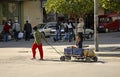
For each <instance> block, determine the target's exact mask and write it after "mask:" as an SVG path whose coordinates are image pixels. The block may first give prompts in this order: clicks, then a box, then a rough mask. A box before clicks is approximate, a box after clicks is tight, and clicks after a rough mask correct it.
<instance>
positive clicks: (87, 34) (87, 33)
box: [83, 28, 94, 39]
mask: <svg viewBox="0 0 120 77" xmlns="http://www.w3.org/2000/svg"><path fill="white" fill-rule="evenodd" d="M93 34H94V30H92V29H90V28H86V29H85V30H84V32H83V35H84V37H85V38H87V39H89V38H92V37H93Z"/></svg>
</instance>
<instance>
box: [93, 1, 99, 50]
mask: <svg viewBox="0 0 120 77" xmlns="http://www.w3.org/2000/svg"><path fill="white" fill-rule="evenodd" d="M97 26H98V0H94V45H95V51H99V49H98V48H99V47H98V32H97Z"/></svg>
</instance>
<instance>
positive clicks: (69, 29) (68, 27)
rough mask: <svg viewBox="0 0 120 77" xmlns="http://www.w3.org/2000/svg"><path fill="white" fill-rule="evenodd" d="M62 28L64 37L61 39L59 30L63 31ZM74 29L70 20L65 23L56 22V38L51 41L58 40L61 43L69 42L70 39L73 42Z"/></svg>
mask: <svg viewBox="0 0 120 77" xmlns="http://www.w3.org/2000/svg"><path fill="white" fill-rule="evenodd" d="M63 28H64V32H65V35H64V37H63V38H62V36H61V29H63ZM74 29H75V26H74V25H73V23H72V21H71V20H67V21H64V22H60V21H57V24H56V36H55V37H54V38H53V40H54V41H55V42H56V41H58V40H63V41H66V40H68V41H69V42H71V40H72V39H74V40H75V33H74ZM72 37H73V38H72Z"/></svg>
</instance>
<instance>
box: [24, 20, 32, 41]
mask: <svg viewBox="0 0 120 77" xmlns="http://www.w3.org/2000/svg"><path fill="white" fill-rule="evenodd" d="M31 32H32V26H31V24H30V23H28V21H26V23H25V24H24V33H25V41H30V34H31Z"/></svg>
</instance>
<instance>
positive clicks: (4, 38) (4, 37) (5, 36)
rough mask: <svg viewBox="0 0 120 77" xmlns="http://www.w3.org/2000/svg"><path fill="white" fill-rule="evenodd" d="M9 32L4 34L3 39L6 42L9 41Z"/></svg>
mask: <svg viewBox="0 0 120 77" xmlns="http://www.w3.org/2000/svg"><path fill="white" fill-rule="evenodd" d="M8 35H9V34H8V33H4V35H3V41H4V42H7V41H8Z"/></svg>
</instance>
